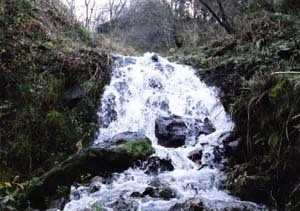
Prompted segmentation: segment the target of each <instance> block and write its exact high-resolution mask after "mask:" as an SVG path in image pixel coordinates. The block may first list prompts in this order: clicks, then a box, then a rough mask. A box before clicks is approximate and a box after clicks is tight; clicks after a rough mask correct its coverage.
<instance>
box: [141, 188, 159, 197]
mask: <svg viewBox="0 0 300 211" xmlns="http://www.w3.org/2000/svg"><path fill="white" fill-rule="evenodd" d="M157 190H158V189H157V188H153V187H147V188H146V189H145V191H144V192H143V196H151V197H153V198H155V197H158V194H157Z"/></svg>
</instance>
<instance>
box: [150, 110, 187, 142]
mask: <svg viewBox="0 0 300 211" xmlns="http://www.w3.org/2000/svg"><path fill="white" fill-rule="evenodd" d="M187 132H188V128H187V126H186V124H185V122H184V120H183V118H181V117H179V116H175V115H173V116H170V117H159V118H157V119H156V120H155V135H156V137H157V138H158V144H160V145H162V146H165V147H180V146H182V145H184V144H185V139H186V135H187Z"/></svg>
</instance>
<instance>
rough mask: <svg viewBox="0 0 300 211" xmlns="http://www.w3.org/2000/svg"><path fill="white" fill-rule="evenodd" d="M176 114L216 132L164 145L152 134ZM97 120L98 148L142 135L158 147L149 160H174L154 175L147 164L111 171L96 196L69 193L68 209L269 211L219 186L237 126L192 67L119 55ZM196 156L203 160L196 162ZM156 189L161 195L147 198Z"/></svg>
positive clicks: (83, 190) (86, 188)
mask: <svg viewBox="0 0 300 211" xmlns="http://www.w3.org/2000/svg"><path fill="white" fill-rule="evenodd" d="M172 115H176V116H180V117H182V118H185V119H187V120H188V121H192V122H193V121H194V123H195V122H197V121H196V120H204V119H205V118H207V119H209V120H210V122H211V123H212V125H213V126H214V128H215V131H214V132H212V133H210V134H206V135H205V134H202V135H200V136H199V137H198V136H196V135H195V134H193V133H191V134H189V135H188V136H187V138H186V142H185V144H184V145H183V146H180V147H177V148H168V147H164V146H161V145H160V144H159V143H158V140H157V137H156V135H155V121H156V119H157V118H160V117H170V116H172ZM98 116H99V122H100V128H99V131H98V133H97V138H96V139H95V141H94V145H95V146H97V145H101V143H103V142H107V141H109V140H110V138H112V137H113V136H115V135H116V134H119V133H122V132H127V131H131V132H139V133H142V134H144V135H146V136H147V137H149V138H150V139H151V141H152V145H153V147H154V149H155V154H154V155H152V157H156V158H159V159H163V160H169V161H170V162H171V164H172V166H173V169H172V170H167V171H159V172H158V173H149V172H147V166H145V165H146V164H144V165H140V166H137V167H134V168H130V169H128V170H126V171H125V172H122V173H115V174H113V175H112V177H111V178H109V179H107V180H105V181H103V182H100V184H99V185H100V188H99V190H97V191H95V192H91V191H90V190H89V189H90V187H89V186H81V187H73V188H72V193H74V192H76V193H77V194H78V197H72V193H71V200H70V202H69V203H67V204H66V206H65V208H64V210H65V211H76V210H78V211H79V210H93V209H94V208H92V207H94V206H95V205H97V206H99V207H100V208H101V209H100V208H99V209H100V210H141V211H150V210H151V211H156V210H157V211H167V210H170V209H171V210H179V209H176V204H177V205H178V204H182V203H185V202H187V201H191V200H194V201H198V202H201V203H202V204H203V205H204V206H205V207H208V208H210V209H211V210H225V209H226V210H231V209H233V208H235V209H236V208H240V210H265V208H264V207H262V206H259V205H256V204H255V203H252V202H245V201H240V200H239V199H238V198H235V197H233V196H231V195H230V193H228V192H227V191H225V190H224V189H223V188H222V186H223V182H224V180H225V179H226V175H225V173H224V172H222V169H223V167H224V165H226V162H227V160H226V158H224V156H223V154H224V153H223V152H224V146H223V141H224V139H225V138H226V137H228V135H229V133H230V131H231V130H232V129H233V127H234V124H233V122H232V121H231V119H230V116H229V115H228V114H227V113H226V112H225V110H224V107H223V106H222V104H221V103H220V100H219V99H218V93H217V90H216V89H215V88H213V87H208V86H206V85H205V83H203V82H201V81H200V79H199V78H198V77H197V76H196V75H195V70H194V69H193V68H191V67H189V66H185V65H181V64H176V63H171V62H169V61H168V60H166V59H164V58H162V57H159V56H157V55H156V54H153V53H146V54H145V55H144V56H142V57H124V56H115V62H114V65H113V72H112V79H111V82H110V84H109V85H108V86H106V88H105V91H104V93H103V96H102V99H101V106H100V109H99V112H98ZM194 154H195V155H200V157H198V158H197V159H191V155H194ZM149 187H150V189H149ZM151 187H153V189H151ZM154 189H158V190H160V191H161V193H164V194H160V195H158V196H157V197H154V196H152V195H151V194H142V193H145V191H147V190H148V191H153V190H154ZM73 195H74V194H73ZM134 195H139V197H135V196H134Z"/></svg>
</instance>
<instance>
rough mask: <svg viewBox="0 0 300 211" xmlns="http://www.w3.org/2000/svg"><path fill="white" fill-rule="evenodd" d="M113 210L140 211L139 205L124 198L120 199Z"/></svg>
mask: <svg viewBox="0 0 300 211" xmlns="http://www.w3.org/2000/svg"><path fill="white" fill-rule="evenodd" d="M112 208H113V210H118V211H129V210H138V203H137V202H136V201H128V200H126V199H124V198H121V199H118V200H117V201H116V202H115V203H114V204H113V206H112Z"/></svg>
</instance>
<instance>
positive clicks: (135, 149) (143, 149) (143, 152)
mask: <svg viewBox="0 0 300 211" xmlns="http://www.w3.org/2000/svg"><path fill="white" fill-rule="evenodd" d="M122 149H123V150H124V151H125V152H127V153H130V154H133V155H134V156H147V155H149V154H152V153H153V152H154V151H153V148H152V146H151V141H150V140H149V139H139V140H137V141H133V142H127V143H125V144H124V145H123V146H122Z"/></svg>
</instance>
